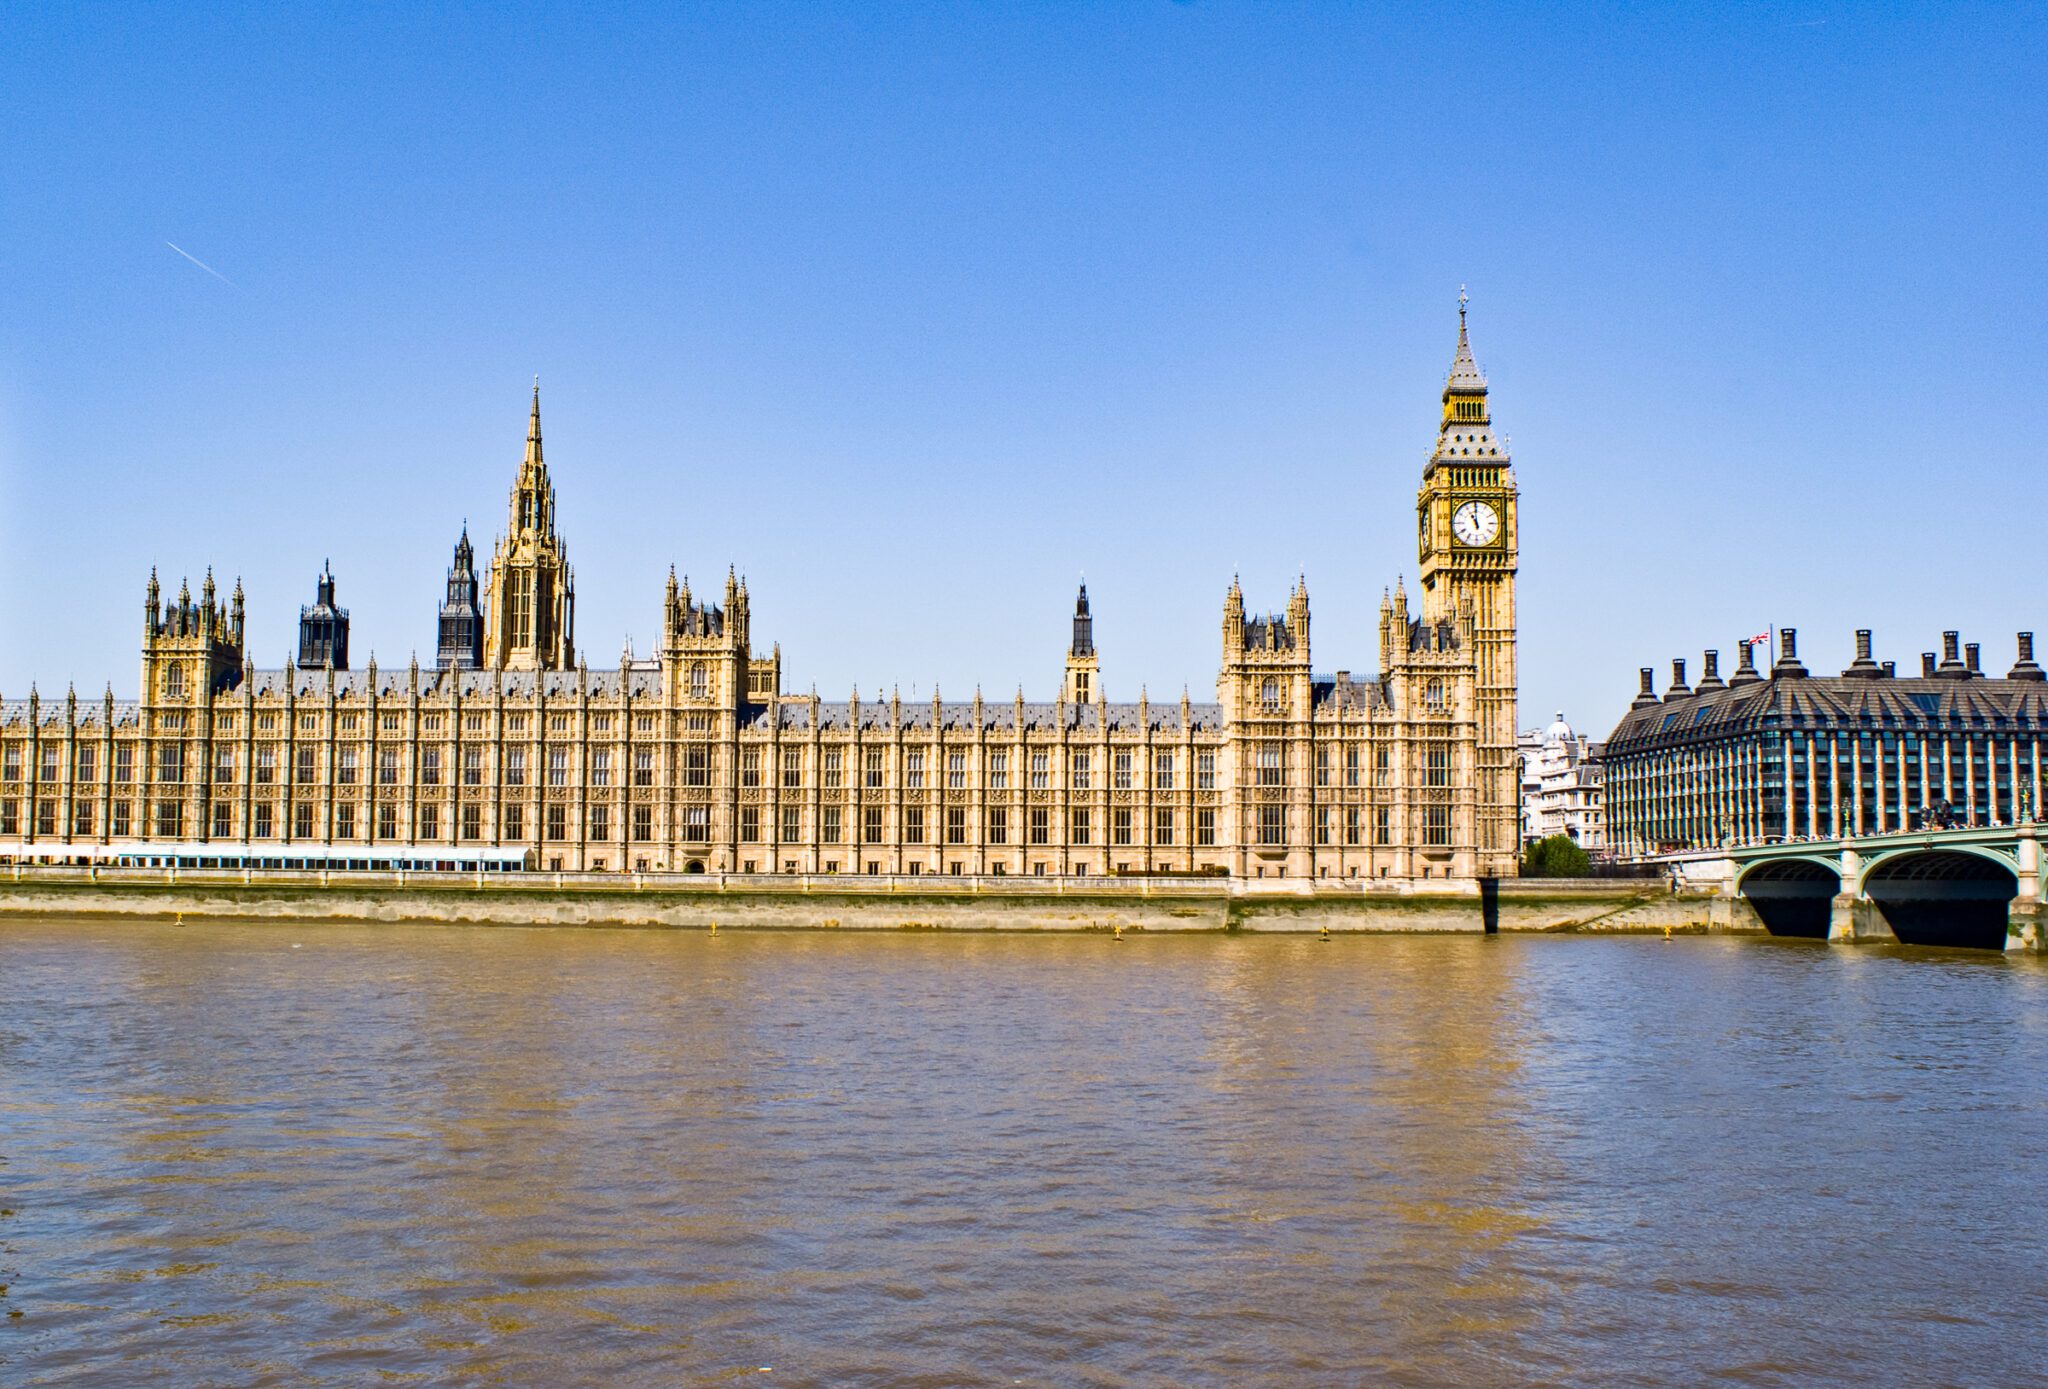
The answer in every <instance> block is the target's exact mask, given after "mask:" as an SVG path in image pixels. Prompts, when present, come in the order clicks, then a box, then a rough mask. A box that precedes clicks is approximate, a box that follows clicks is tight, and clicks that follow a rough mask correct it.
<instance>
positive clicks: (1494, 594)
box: [1416, 290, 1521, 877]
mask: <svg viewBox="0 0 2048 1389" xmlns="http://www.w3.org/2000/svg"><path fill="white" fill-rule="evenodd" d="M1465 304H1466V296H1465V294H1464V292H1463V291H1462V290H1461V291H1460V292H1459V295H1458V354H1457V356H1456V358H1454V359H1453V360H1452V362H1451V374H1450V379H1449V380H1448V381H1447V382H1446V383H1445V384H1444V396H1443V402H1444V413H1443V421H1442V423H1441V425H1440V427H1439V429H1438V432H1437V441H1436V449H1435V451H1434V452H1432V453H1431V454H1430V458H1429V463H1428V464H1427V466H1425V467H1424V468H1423V470H1422V490H1421V491H1420V492H1419V493H1418V494H1417V497H1416V513H1417V520H1418V523H1419V529H1420V536H1419V545H1420V549H1421V562H1422V570H1421V574H1422V608H1423V614H1424V617H1425V619H1426V620H1428V621H1433V622H1449V623H1452V624H1454V626H1455V628H1456V630H1458V632H1459V633H1460V636H1461V637H1462V638H1463V639H1465V640H1468V641H1470V643H1471V646H1472V655H1473V664H1474V667H1475V674H1476V677H1477V679H1476V684H1477V688H1476V690H1475V692H1474V693H1475V707H1474V715H1475V721H1476V723H1477V730H1476V732H1477V740H1476V741H1477V747H1476V757H1477V760H1478V765H1477V767H1476V768H1475V769H1474V771H1475V775H1474V778H1473V789H1474V801H1475V805H1474V810H1475V812H1476V822H1477V823H1476V828H1477V831H1478V844H1477V846H1476V847H1477V849H1478V853H1477V856H1476V857H1477V862H1478V869H1479V872H1480V874H1481V875H1490V876H1499V877H1509V876H1512V875H1513V874H1514V872H1515V867H1516V863H1517V861H1518V859H1519V857H1520V853H1519V850H1520V843H1519V841H1520V837H1521V830H1520V823H1521V821H1520V815H1519V812H1518V808H1517V797H1518V791H1519V778H1518V775H1517V772H1516V766H1515V566H1516V559H1517V554H1518V549H1519V545H1520V520H1519V517H1518V516H1517V514H1516V507H1517V494H1516V491H1515V475H1514V470H1513V468H1512V467H1511V466H1510V463H1509V458H1508V449H1507V445H1506V443H1505V442H1503V440H1502V439H1501V437H1500V435H1499V434H1497V433H1495V431H1494V428H1493V419H1492V415H1491V413H1490V412H1489V410H1488V409H1487V402H1486V377H1485V376H1484V375H1482V374H1481V373H1480V370H1479V364H1478V363H1477V362H1476V361H1474V360H1473V358H1472V347H1471V344H1470V342H1469V341H1467V339H1466V336H1465Z"/></svg>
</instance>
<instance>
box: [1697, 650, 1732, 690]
mask: <svg viewBox="0 0 2048 1389" xmlns="http://www.w3.org/2000/svg"><path fill="white" fill-rule="evenodd" d="M1727 688H1728V686H1727V684H1726V683H1725V682H1724V681H1723V680H1722V679H1721V653H1720V652H1718V651H1702V652H1701V653H1700V683H1699V685H1698V687H1697V688H1696V689H1695V691H1694V692H1695V693H1697V694H1705V693H1706V692H1707V691H1709V690H1725V689H1727Z"/></svg>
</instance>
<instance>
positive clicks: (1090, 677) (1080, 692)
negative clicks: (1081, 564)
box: [1060, 580, 1102, 704]
mask: <svg viewBox="0 0 2048 1389" xmlns="http://www.w3.org/2000/svg"><path fill="white" fill-rule="evenodd" d="M1101 697H1102V662H1101V661H1100V660H1099V659H1098V658H1097V657H1096V654H1095V618H1094V616H1093V615H1092V614H1090V613H1089V611H1088V584H1087V581H1086V580H1083V581H1082V583H1081V591H1080V592H1079V593H1078V594H1076V595H1075V597H1074V637H1073V640H1072V641H1071V642H1069V643H1068V645H1067V669H1066V674H1065V676H1064V677H1063V678H1062V679H1061V681H1060V699H1061V700H1062V701H1064V702H1065V703H1068V704H1092V703H1094V702H1095V701H1096V700H1097V699H1099V698H1101Z"/></svg>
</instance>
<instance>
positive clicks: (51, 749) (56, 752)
mask: <svg viewBox="0 0 2048 1389" xmlns="http://www.w3.org/2000/svg"><path fill="white" fill-rule="evenodd" d="M63 751H64V750H63V749H62V748H60V747H58V746H57V745H56V744H55V743H45V744H43V773H42V777H41V778H40V779H41V780H43V781H55V780H56V779H57V764H58V761H59V759H60V758H61V756H62V755H63ZM223 751H225V750H223ZM227 755H228V756H229V757H230V758H232V757H233V756H234V754H233V753H228V754H227ZM53 833H54V831H53Z"/></svg>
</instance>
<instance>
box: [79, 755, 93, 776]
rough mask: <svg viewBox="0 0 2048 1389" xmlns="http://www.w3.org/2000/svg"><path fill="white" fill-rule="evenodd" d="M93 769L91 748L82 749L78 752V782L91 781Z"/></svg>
mask: <svg viewBox="0 0 2048 1389" xmlns="http://www.w3.org/2000/svg"><path fill="white" fill-rule="evenodd" d="M92 769H93V750H92V749H91V748H80V749H79V750H78V780H80V781H87V782H89V781H91V780H92Z"/></svg>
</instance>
